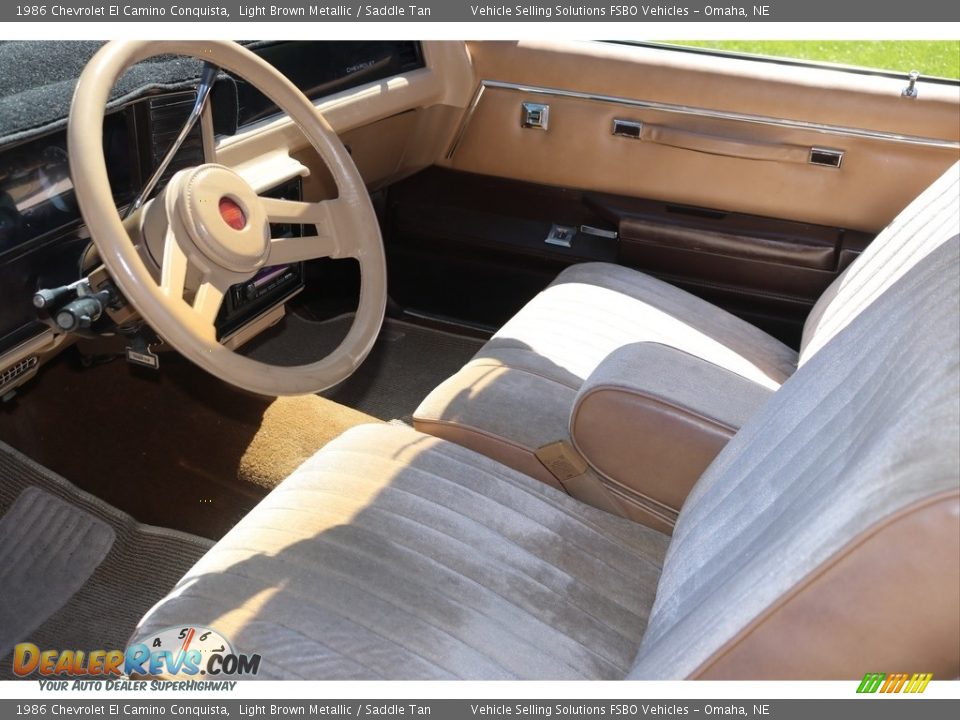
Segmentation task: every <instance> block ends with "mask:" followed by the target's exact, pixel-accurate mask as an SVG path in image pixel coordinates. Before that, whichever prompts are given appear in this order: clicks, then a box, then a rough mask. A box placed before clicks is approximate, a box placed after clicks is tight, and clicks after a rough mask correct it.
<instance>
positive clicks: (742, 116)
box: [447, 80, 960, 159]
mask: <svg viewBox="0 0 960 720" xmlns="http://www.w3.org/2000/svg"><path fill="white" fill-rule="evenodd" d="M487 88H491V89H497V90H507V91H512V92H517V93H523V94H527V95H542V96H545V97H560V98H570V99H574V100H586V101H589V102H597V103H604V104H612V105H622V106H624V107H629V108H640V109H644V110H656V111H659V112H665V113H674V114H678V115H693V116H696V117H700V118H708V119H711V120H733V121H736V122H743V123H751V124H754V125H765V126H768V127H779V128H789V129H793V130H807V131H811V132H817V133H821V134H824V135H831V136H834V137H854V138H866V139H870V140H880V141H884V142H892V143H899V144H906V145H920V146H923V147H935V148H945V149H949V150H960V142H956V141H953V140H943V139H940V138H931V137H923V136H920V135H905V134H901V133H894V132H885V131H882V130H868V129H865V128H856V127H846V126H842V125H827V124H824V123H816V122H808V121H805V120H790V119H788V118H775V117H769V116H766V115H751V114H748V113H738V112H732V111H727V110H712V109H709V108H704V107H697V106H693V105H675V104H673V103H662V102H656V101H651V100H638V99H636V98H628V97H622V96H616V95H600V94H594V93H586V92H580V91H577V90H562V89H560V88H550V87H540V86H537V85H525V84H519V83H511V82H503V81H500V80H483V81H481V83H480V85H479V87H478V88H477V91H476V92H475V93H474V96H473V99H472V100H471V101H470V105H469V106H468V108H467V112H466V113H465V114H464V116H463V120H462V121H461V123H460V127H459V128H458V129H457V132H456V135H455V136H454V141H453V143H452V144H451V146H450V149H449V150H448V151H447V159H450V158H452V157H453V155H454V153H456V151H457V148H458V147H459V145H460V142H461V141H462V140H463V137H464V135H465V134H466V131H467V127H468V126H469V124H470V121H471V119H472V118H473V114H474V111H475V110H476V109H477V106H478V105H479V104H480V100H481V98H482V97H483V93H484V91H485V90H486V89H487Z"/></svg>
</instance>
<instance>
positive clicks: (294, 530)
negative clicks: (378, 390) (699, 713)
mask: <svg viewBox="0 0 960 720" xmlns="http://www.w3.org/2000/svg"><path fill="white" fill-rule="evenodd" d="M666 546H667V537H666V536H664V535H661V534H660V533H657V532H655V531H653V530H649V529H647V528H644V527H643V526H640V525H636V524H634V523H631V522H629V521H626V520H623V519H621V518H617V517H614V516H612V515H609V514H607V513H604V512H601V511H599V510H595V509H594V508H591V507H588V506H585V505H583V504H581V503H578V502H576V501H575V500H573V499H571V498H569V497H567V496H566V495H564V494H562V493H560V492H559V491H555V490H552V489H551V488H548V487H546V486H544V485H543V484H542V483H540V482H537V481H535V480H532V479H530V478H527V477H525V476H523V475H520V474H519V473H517V472H514V471H512V470H510V469H508V468H506V467H503V466H501V465H498V464H497V463H495V462H493V461H491V460H488V459H487V458H485V457H483V456H481V455H478V454H476V453H473V452H471V451H469V450H466V449H464V448H461V447H458V446H456V445H453V444H451V443H447V442H443V441H439V440H436V439H435V438H431V437H429V436H426V435H422V434H420V433H417V432H415V431H413V430H410V429H407V428H402V427H396V426H391V425H365V426H360V427H357V428H355V429H353V430H351V431H349V432H347V433H346V434H344V435H343V436H342V437H340V438H339V439H337V440H336V441H334V442H333V443H331V444H330V445H328V446H327V447H326V448H324V450H323V451H322V452H320V453H318V454H317V455H316V456H314V458H312V459H311V460H309V461H307V462H306V463H305V464H304V465H303V466H301V467H300V468H299V469H298V470H297V471H296V472H295V473H294V474H293V475H292V476H291V477H289V478H288V479H287V480H285V481H284V482H283V483H282V484H281V485H280V486H279V487H278V488H276V489H275V490H274V491H273V492H272V493H271V494H270V495H269V496H268V497H267V498H266V499H265V500H264V501H263V502H262V503H261V504H260V505H258V506H257V507H256V508H255V509H254V510H253V511H252V512H251V513H250V515H249V516H247V517H246V518H245V519H244V520H242V521H241V522H240V523H239V524H238V525H237V526H236V527H235V528H234V529H233V530H232V531H231V532H230V533H229V534H228V535H227V536H226V537H224V538H223V540H221V541H220V542H219V543H218V544H217V545H216V547H214V549H213V550H211V551H210V553H208V554H207V556H206V557H204V558H203V559H202V560H201V561H200V562H199V563H198V564H197V565H196V566H195V567H194V568H193V569H192V570H191V571H190V573H188V575H187V576H186V577H184V579H183V580H182V581H181V582H180V583H179V584H178V585H177V587H176V588H175V589H174V591H173V592H172V593H171V595H170V596H169V597H168V598H167V599H166V600H164V601H163V602H161V603H160V604H159V605H158V606H157V607H155V608H154V609H153V610H152V611H151V612H150V613H149V614H148V615H147V616H146V618H145V619H144V620H143V621H142V623H141V624H140V626H139V628H138V629H137V632H136V636H137V637H138V638H144V637H150V636H151V633H155V632H156V631H158V630H160V629H163V628H166V627H170V626H174V625H181V624H184V623H192V624H198V625H206V626H209V627H212V628H214V629H216V630H217V631H219V632H221V633H223V634H224V635H225V636H226V637H227V638H228V639H230V640H231V641H232V642H233V644H234V646H235V647H236V648H238V649H239V650H241V651H247V652H256V653H260V654H261V655H262V656H263V664H262V672H261V675H260V677H261V678H273V679H276V678H284V679H288V678H298V677H308V678H323V679H456V678H507V679H509V678H550V679H558V678H579V679H583V678H592V679H602V678H607V679H609V678H621V677H623V676H624V675H625V674H626V673H627V671H628V670H629V669H630V666H631V663H632V661H633V658H634V656H635V654H636V651H637V648H638V647H639V644H640V638H641V637H642V635H643V630H644V627H645V626H646V617H647V612H648V611H649V608H650V606H651V604H652V603H653V598H654V591H655V589H656V584H657V578H658V577H659V575H660V563H661V559H662V557H663V554H664V552H665V550H666Z"/></svg>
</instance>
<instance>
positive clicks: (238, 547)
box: [224, 524, 639, 672]
mask: <svg viewBox="0 0 960 720" xmlns="http://www.w3.org/2000/svg"><path fill="white" fill-rule="evenodd" d="M350 527H351V528H353V529H357V530H363V531H365V532H367V533H368V534H371V535H374V536H376V537H379V538H381V539H383V540H385V541H386V542H387V543H389V544H391V545H394V546H395V547H398V548H399V549H403V550H407V551H409V552H411V553H414V554H417V555H419V556H421V557H423V558H425V559H426V560H427V561H428V562H431V563H434V564H435V565H437V566H438V567H440V568H445V569H447V570H448V571H449V572H450V573H452V574H455V575H459V576H461V577H463V578H464V580H465V581H467V582H468V583H470V584H472V585H476V586H479V587H481V588H482V589H484V590H486V591H488V592H490V593H491V594H493V595H496V596H497V597H499V598H500V599H501V600H502V601H503V602H504V603H506V604H507V605H510V606H512V607H514V608H516V609H517V610H518V611H519V612H521V613H523V614H525V615H528V616H530V617H531V618H533V619H534V620H535V621H536V622H537V623H542V624H544V625H546V626H547V627H549V628H550V629H551V630H553V631H554V632H557V633H558V634H561V635H563V636H564V637H567V638H568V639H569V640H571V641H572V642H574V643H576V644H578V645H580V646H581V647H583V648H584V650H586V651H587V652H589V653H590V654H592V655H595V656H597V657H598V658H600V659H603V660H605V662H607V663H609V664H612V665H614V666H615V667H617V668H619V669H622V670H625V668H623V666H621V665H620V664H619V663H618V662H617V661H615V660H612V659H609V658H603V656H599V655H597V653H596V652H595V651H593V650H591V649H590V648H589V647H587V646H586V645H584V644H583V643H582V642H580V641H578V640H576V639H575V638H572V637H570V636H569V635H567V634H566V633H565V632H564V631H563V630H561V629H560V628H557V627H555V626H552V625H550V624H548V623H544V621H543V620H541V619H540V618H538V617H537V616H536V615H534V614H533V613H532V612H531V611H529V610H527V609H525V608H523V607H521V606H519V605H517V604H516V603H514V602H512V601H511V600H510V599H509V598H507V597H505V596H503V595H501V594H500V593H498V592H496V591H495V590H493V589H491V588H487V587H485V586H483V585H482V584H481V583H479V582H478V581H476V580H473V579H472V578H470V577H468V576H466V575H463V574H462V573H460V572H459V571H458V570H456V569H455V568H452V567H450V566H448V565H445V564H444V563H441V562H440V561H438V560H437V559H435V558H431V557H430V556H428V555H425V554H424V553H422V552H420V551H419V550H416V549H414V548H410V547H408V546H404V545H400V544H399V543H397V542H396V541H394V540H393V539H392V538H388V537H386V536H383V535H380V534H377V533H375V532H374V531H372V530H370V529H368V528H359V527H358V526H356V525H351V526H350ZM258 530H261V531H263V530H272V531H274V532H277V533H280V534H282V533H283V532H284V531H283V529H282V528H277V527H271V526H267V525H264V524H261V525H260V526H259V527H258ZM313 539H314V540H319V541H321V542H324V543H326V544H330V545H333V544H335V545H336V546H337V547H345V549H348V550H351V551H352V552H355V553H358V554H363V555H365V556H366V557H369V558H370V559H371V560H373V561H375V562H377V563H380V562H381V560H380V558H377V557H376V556H373V555H371V554H370V553H367V552H365V551H359V550H356V549H351V548H350V547H349V546H344V545H343V544H342V543H339V542H336V541H333V540H331V539H330V538H329V537H327V536H326V535H323V534H321V535H317V536H315V537H314V538H313ZM224 551H225V552H237V553H241V554H242V553H244V552H255V551H256V548H249V547H246V546H242V545H231V546H230V547H229V548H224ZM290 564H294V565H295V566H301V567H305V568H307V569H310V567H312V566H310V567H308V566H307V565H304V564H302V563H300V562H298V561H296V560H295V559H289V560H287V565H290ZM324 569H325V570H326V571H328V572H332V573H337V574H340V571H336V570H332V569H330V568H324ZM388 569H389V566H388ZM390 574H393V573H390ZM371 594H373V595H374V596H375V597H380V596H379V595H377V594H376V593H371ZM441 594H443V595H444V597H446V598H448V599H449V600H450V601H451V603H453V604H454V605H460V604H462V603H461V602H460V601H459V600H456V599H454V598H451V597H450V596H449V595H447V594H446V593H441ZM386 602H388V603H389V604H394V603H392V602H390V601H386ZM397 607H399V606H397ZM473 610H474V612H476V613H477V614H479V615H481V616H484V617H488V618H489V619H490V620H491V621H493V622H494V623H495V624H497V625H500V626H503V627H504V629H505V630H507V631H508V632H509V630H510V627H509V626H504V625H503V623H501V622H500V621H499V620H497V619H495V618H491V617H489V616H488V615H487V614H486V613H485V612H484V611H483V610H481V609H479V608H473ZM638 619H639V618H638ZM614 632H616V631H614ZM617 634H618V635H621V637H624V638H625V639H627V640H629V641H630V643H633V644H636V643H638V642H639V640H636V641H634V640H633V639H631V638H628V637H627V636H624V635H622V634H621V633H617ZM524 642H525V644H527V645H529V646H530V647H534V648H536V649H538V650H540V651H541V652H542V653H543V654H546V655H550V656H554V657H556V656H555V655H554V653H552V652H551V651H550V650H549V648H544V647H540V646H537V645H532V644H531V643H530V642H529V641H527V640H524ZM556 659H557V661H558V662H561V663H562V664H564V665H567V667H570V668H571V669H572V670H574V671H575V672H580V671H579V669H578V668H575V667H573V666H571V665H569V664H568V663H567V662H566V661H564V660H562V659H561V658H558V657H557V658H556Z"/></svg>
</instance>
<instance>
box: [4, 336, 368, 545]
mask: <svg viewBox="0 0 960 720" xmlns="http://www.w3.org/2000/svg"><path fill="white" fill-rule="evenodd" d="M365 422H378V420H376V419H375V418H372V417H370V416H368V415H365V414H364V413H362V412H358V411H356V410H352V409H350V408H348V407H345V406H343V405H340V404H337V403H335V402H333V401H331V400H327V399H325V398H321V397H317V396H306V397H296V398H278V399H272V398H263V397H259V396H256V395H251V394H248V393H245V392H243V391H241V390H237V389H235V388H232V387H230V386H228V385H226V384H224V383H223V382H221V381H220V380H218V379H216V378H214V377H212V376H210V375H208V374H207V373H205V372H203V371H202V370H199V369H198V368H196V367H195V366H194V365H192V364H191V363H189V362H188V361H186V360H185V359H183V358H182V357H180V356H178V355H176V354H173V353H165V354H163V355H162V357H161V371H160V372H159V373H152V372H149V371H144V370H141V369H138V368H134V367H132V366H130V365H128V364H127V363H126V362H124V361H123V360H114V361H113V362H110V363H107V364H104V365H98V366H94V367H91V368H83V367H81V366H80V364H79V362H78V358H77V355H76V353H75V352H73V351H72V350H68V351H67V352H66V353H64V354H63V355H62V356H61V357H60V358H58V359H57V360H55V361H54V362H52V363H51V364H50V365H48V366H47V367H45V368H44V369H43V370H42V371H41V373H40V375H39V376H38V377H37V378H35V379H34V380H33V381H32V382H31V383H30V384H29V385H28V386H27V387H26V388H24V389H23V390H22V392H21V393H20V395H19V396H18V397H17V398H15V399H14V401H13V402H10V403H5V404H2V405H0V439H2V440H4V441H5V442H7V443H9V444H10V445H12V446H13V447H15V448H16V449H18V450H20V451H21V452H23V453H24V454H26V455H27V456H28V457H30V458H32V459H33V460H35V461H36V462H39V463H41V464H42V465H45V466H46V467H48V468H50V469H51V470H53V471H54V472H56V473H59V474H60V475H62V476H64V477H65V478H66V479H67V480H69V481H70V482H72V483H74V484H75V485H77V486H78V487H80V488H82V489H83V490H86V491H87V492H89V493H92V494H93V495H96V496H97V497H99V498H101V499H102V500H104V501H105V502H107V503H109V504H111V505H113V506H114V507H117V508H119V509H120V510H122V511H124V512H126V513H128V514H130V515H132V516H133V517H134V518H136V519H137V520H138V521H140V522H143V523H148V524H151V525H159V526H162V527H168V528H174V529H177V530H182V531H185V532H190V533H194V534H196V535H200V536H202V537H206V538H212V539H218V538H220V537H222V536H223V534H224V533H226V531H227V530H229V529H230V528H231V527H233V525H234V524H236V522H237V521H238V520H239V519H240V518H241V517H243V516H244V515H245V514H246V513H247V512H248V511H249V510H250V509H251V508H252V507H253V506H254V505H255V504H256V503H257V502H259V501H260V499H261V498H262V497H263V496H264V495H265V494H266V493H267V492H268V491H269V489H270V488H271V487H273V486H274V485H276V483H277V482H279V481H280V480H282V479H283V478H284V477H286V476H287V475H288V474H289V473H290V472H291V471H292V470H293V469H295V468H296V467H297V466H298V465H299V464H300V463H302V462H303V461H304V460H305V459H307V458H308V457H310V456H311V455H313V453H315V452H316V451H317V450H318V449H320V448H321V447H323V445H325V444H326V443H327V442H329V441H330V440H332V439H333V438H335V437H336V436H338V435H340V434H341V433H342V432H344V431H345V430H347V429H348V428H350V427H352V426H354V425H358V424H361V423H365Z"/></svg>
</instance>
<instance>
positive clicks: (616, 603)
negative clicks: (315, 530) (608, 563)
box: [289, 487, 660, 622]
mask: <svg viewBox="0 0 960 720" xmlns="http://www.w3.org/2000/svg"><path fill="white" fill-rule="evenodd" d="M391 489H392V490H393V491H395V492H402V493H404V494H407V495H411V496H412V497H414V498H416V499H418V500H424V497H423V496H421V495H419V494H416V493H410V492H407V491H406V490H403V489H400V488H396V487H394V488H391ZM311 492H317V493H319V494H321V495H332V496H337V497H345V498H348V499H352V496H351V495H349V494H345V493H343V492H342V491H341V490H340V489H337V488H330V489H323V490H320V489H313V490H311ZM432 504H434V505H435V506H436V507H437V508H438V509H439V510H440V511H442V512H446V513H449V514H450V515H454V516H456V517H458V518H460V517H463V515H461V514H460V513H458V512H457V511H456V510H453V509H451V508H450V507H448V506H446V505H442V504H437V503H432ZM367 509H368V510H370V509H375V508H374V506H370V507H368V508H367ZM289 510H290V511H296V512H304V513H307V514H311V513H313V512H314V511H313V510H303V509H301V508H290V509H289ZM391 512H394V513H395V514H398V515H399V513H396V511H395V510H391ZM403 517H408V516H403ZM409 519H410V520H411V521H414V522H419V521H418V520H417V519H416V518H409ZM471 522H473V524H474V525H476V526H477V527H478V528H480V529H481V530H482V532H483V533H484V534H486V535H490V536H493V537H496V538H500V539H501V540H502V541H503V542H504V543H507V544H509V545H511V546H512V547H515V548H517V549H518V550H519V551H521V552H523V553H524V554H525V555H526V556H528V557H530V558H532V559H534V560H536V561H537V562H539V563H541V564H542V565H543V566H545V567H549V568H551V569H552V570H555V571H556V572H557V573H559V574H562V575H563V576H565V577H567V578H569V579H570V580H571V581H572V582H576V583H579V584H585V582H584V581H583V580H582V579H580V578H577V577H576V576H575V575H571V574H570V573H569V572H567V571H566V570H564V569H563V568H561V567H559V566H558V565H555V564H553V563H551V562H550V561H548V560H546V559H544V558H542V557H540V556H539V555H536V554H535V553H533V552H532V551H531V550H529V549H527V548H525V547H524V546H522V545H520V544H518V543H517V542H515V541H514V540H512V539H510V538H508V537H507V536H505V535H503V534H502V533H500V532H498V531H497V530H495V529H492V528H490V527H488V526H486V525H485V524H483V523H479V522H476V521H473V520H471ZM425 527H430V526H425ZM432 529H434V530H436V531H437V532H443V531H442V530H439V529H436V528H432ZM444 534H446V535H449V534H448V533H444ZM450 537H453V536H450ZM638 560H639V562H640V563H641V564H643V565H646V566H648V567H650V568H651V570H650V571H649V574H651V575H657V576H659V570H660V567H659V566H658V565H656V564H654V563H652V562H650V561H649V560H647V559H646V558H642V557H641V558H638ZM641 572H642V571H641ZM531 579H533V578H531ZM641 579H642V578H641ZM537 582H539V581H537ZM541 584H542V583H541ZM588 586H589V587H591V589H592V590H593V591H594V592H596V593H597V594H598V595H600V596H601V597H603V598H604V599H605V600H607V601H608V602H609V603H611V604H612V605H614V606H615V607H618V608H620V609H621V610H623V611H624V612H626V613H628V614H630V615H633V616H634V617H636V618H637V619H638V620H641V621H643V622H645V621H646V616H641V615H640V614H638V613H637V612H636V611H634V610H632V609H631V608H629V607H626V606H624V605H623V604H622V603H621V602H620V601H619V599H618V598H616V597H613V596H611V595H608V594H607V593H606V592H605V590H606V588H604V591H603V592H601V591H597V590H596V588H595V587H594V586H590V585H588Z"/></svg>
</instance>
